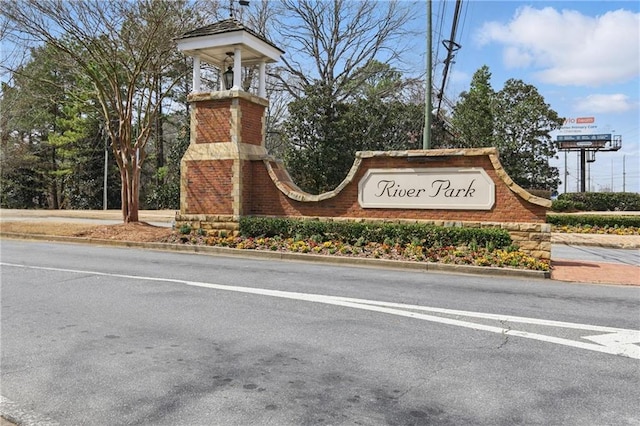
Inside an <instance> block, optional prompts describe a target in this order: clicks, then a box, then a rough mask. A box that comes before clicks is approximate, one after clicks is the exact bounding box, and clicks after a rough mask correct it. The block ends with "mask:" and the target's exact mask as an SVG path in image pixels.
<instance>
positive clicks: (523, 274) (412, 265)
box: [0, 232, 551, 279]
mask: <svg viewBox="0 0 640 426" xmlns="http://www.w3.org/2000/svg"><path fill="white" fill-rule="evenodd" d="M0 238H9V239H21V240H36V241H53V242H62V243H75V244H95V245H101V246H110V247H129V248H142V249H148V250H158V251H174V252H182V253H196V254H207V255H220V256H232V257H246V258H258V259H271V260H286V261H297V262H313V263H325V264H333V265H345V266H356V267H366V268H385V269H402V270H412V271H423V272H440V273H449V274H464V275H482V276H500V277H510V278H531V279H548V278H551V272H550V271H531V270H526V269H512V268H496V267H490V266H473V265H449V264H444V263H429V262H410V261H403V260H387V259H370V258H359V257H340V256H325V255H318V254H309V253H287V252H279V251H261V250H241V249H234V248H228V247H212V246H199V245H184V244H169V243H141V242H134V241H115V240H103V239H95V238H82V237H64V236H56V235H43V234H18V233H13V232H0Z"/></svg>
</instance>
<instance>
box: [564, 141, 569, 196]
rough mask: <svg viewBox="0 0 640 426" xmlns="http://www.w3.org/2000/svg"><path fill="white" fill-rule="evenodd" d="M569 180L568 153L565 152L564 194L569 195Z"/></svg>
mask: <svg viewBox="0 0 640 426" xmlns="http://www.w3.org/2000/svg"><path fill="white" fill-rule="evenodd" d="M568 178H569V170H567V151H565V152H564V193H565V194H566V193H567V179H568Z"/></svg>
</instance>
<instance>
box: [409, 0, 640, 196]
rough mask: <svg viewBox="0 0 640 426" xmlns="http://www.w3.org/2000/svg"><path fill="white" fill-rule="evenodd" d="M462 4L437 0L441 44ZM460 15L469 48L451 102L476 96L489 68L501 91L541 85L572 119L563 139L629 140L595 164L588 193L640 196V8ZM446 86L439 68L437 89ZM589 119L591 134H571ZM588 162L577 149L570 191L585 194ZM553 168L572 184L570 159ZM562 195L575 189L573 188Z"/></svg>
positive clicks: (453, 76) (478, 10)
mask: <svg viewBox="0 0 640 426" xmlns="http://www.w3.org/2000/svg"><path fill="white" fill-rule="evenodd" d="M421 3H422V5H423V4H424V3H425V2H421ZM422 5H421V6H420V7H425V6H422ZM454 7H455V1H446V2H444V3H443V2H441V1H438V0H434V2H433V6H432V8H433V18H432V21H433V28H434V33H436V34H435V35H434V36H433V37H434V40H435V39H437V38H443V39H449V38H450V32H451V21H452V17H453V11H454ZM423 16H424V17H426V8H425V14H424V15H423ZM460 16H461V17H460V21H459V23H458V30H457V34H456V39H455V40H456V42H457V43H459V44H460V45H461V46H462V47H461V49H460V50H458V51H457V53H456V56H455V63H454V64H453V67H452V69H450V71H449V79H448V83H447V89H446V96H447V97H448V98H449V99H451V100H454V101H455V99H456V98H457V96H458V95H459V94H460V92H462V91H464V90H468V89H469V83H470V81H471V77H472V76H473V73H474V72H475V71H477V70H478V69H479V68H480V67H482V66H483V65H487V66H488V67H489V70H490V72H491V74H492V78H491V86H492V87H493V89H494V90H496V91H498V90H500V89H502V87H503V85H504V82H505V81H506V80H508V79H510V78H515V79H519V80H522V81H524V82H525V83H527V84H531V85H533V86H535V87H536V88H537V89H538V92H539V93H540V94H541V95H542V96H543V97H544V99H545V102H546V103H547V104H549V105H550V107H551V108H552V109H553V110H555V111H556V112H557V113H558V114H559V115H560V116H561V117H565V118H567V119H569V121H568V122H567V126H568V127H565V128H563V129H562V130H561V131H562V132H563V133H568V132H579V133H583V134H601V133H604V134H612V135H621V137H622V148H621V149H620V150H618V151H609V152H597V153H596V161H595V162H593V163H590V164H589V165H588V168H587V170H588V176H589V179H587V190H591V191H594V192H596V191H607V190H611V189H612V190H613V191H616V192H621V191H622V190H623V186H624V189H625V190H626V191H627V192H640V2H638V1H535V0H530V1H516V0H513V1H483V0H475V1H467V0H465V1H463V2H462V8H461V13H460ZM441 17H444V20H443V22H444V25H442V29H440V27H439V25H440V22H441V19H440V18H441ZM425 20H426V18H425ZM418 25H419V24H418ZM424 28H426V22H425V24H424ZM439 31H440V32H441V33H442V37H440V35H439V34H438V32H439ZM434 43H435V41H434ZM425 44H426V43H425ZM433 47H434V49H438V50H439V53H438V55H437V56H438V58H437V59H434V60H435V61H442V60H443V59H444V56H445V54H446V51H445V50H444V49H443V48H441V47H439V46H437V45H435V44H434V46H433ZM441 79H442V75H441V71H438V70H436V72H435V73H434V84H435V85H436V87H439V82H440V81H441ZM588 117H593V123H591V124H590V125H591V126H592V127H591V128H586V126H582V127H585V128H573V129H571V125H572V124H573V125H575V123H572V120H574V121H575V119H577V118H588ZM558 133H559V132H554V133H552V136H553V137H554V140H555V137H556V135H557V134H558ZM578 163H579V161H578V155H577V154H576V152H570V153H568V154H567V160H566V164H567V167H566V170H567V172H568V179H567V185H566V192H575V191H576V190H577V188H579V187H578V183H577V182H578V176H579V169H578ZM551 164H552V165H554V166H556V167H558V168H559V170H560V176H561V179H563V181H564V174H565V154H564V153H563V152H560V153H559V158H558V159H555V160H551ZM623 171H624V173H623ZM559 191H560V192H561V193H562V192H565V185H564V182H563V183H561V185H560V187H559Z"/></svg>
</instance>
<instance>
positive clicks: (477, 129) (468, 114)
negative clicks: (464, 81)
mask: <svg viewBox="0 0 640 426" xmlns="http://www.w3.org/2000/svg"><path fill="white" fill-rule="evenodd" d="M490 80H491V73H490V72H489V67H487V66H486V65H484V66H482V67H481V68H480V69H479V70H477V71H476V72H475V73H474V74H473V78H472V79H471V87H470V88H469V91H468V92H462V93H461V94H460V100H459V101H458V103H457V104H456V105H455V106H454V109H453V117H452V125H453V127H454V129H455V135H454V137H455V144H456V146H458V147H461V148H478V147H485V146H492V145H493V136H494V135H493V125H494V116H493V114H494V111H493V108H492V105H491V104H492V100H493V97H494V92H493V89H492V88H491V82H490Z"/></svg>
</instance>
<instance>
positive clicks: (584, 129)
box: [558, 116, 611, 140]
mask: <svg viewBox="0 0 640 426" xmlns="http://www.w3.org/2000/svg"><path fill="white" fill-rule="evenodd" d="M604 133H609V134H610V133H611V125H609V124H606V125H601V124H599V123H598V122H597V119H596V117H593V116H589V117H568V118H565V119H564V123H563V124H562V126H561V127H560V128H559V129H558V135H597V134H604ZM558 140H560V139H558Z"/></svg>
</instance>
